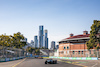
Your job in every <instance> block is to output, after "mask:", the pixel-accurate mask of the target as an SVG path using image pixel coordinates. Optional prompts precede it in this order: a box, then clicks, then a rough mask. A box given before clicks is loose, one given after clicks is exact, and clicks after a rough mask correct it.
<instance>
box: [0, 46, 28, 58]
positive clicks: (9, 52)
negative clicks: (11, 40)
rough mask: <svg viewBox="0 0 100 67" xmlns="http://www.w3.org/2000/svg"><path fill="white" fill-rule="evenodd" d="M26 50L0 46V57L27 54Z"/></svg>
mask: <svg viewBox="0 0 100 67" xmlns="http://www.w3.org/2000/svg"><path fill="white" fill-rule="evenodd" d="M25 55H26V52H25V51H24V50H23V49H16V48H10V47H2V46H0V58H12V57H21V56H25Z"/></svg>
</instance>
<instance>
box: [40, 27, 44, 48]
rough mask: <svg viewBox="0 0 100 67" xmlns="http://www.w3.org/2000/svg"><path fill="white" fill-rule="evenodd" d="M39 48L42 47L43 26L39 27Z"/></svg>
mask: <svg viewBox="0 0 100 67" xmlns="http://www.w3.org/2000/svg"><path fill="white" fill-rule="evenodd" d="M39 47H40V48H42V47H43V26H39Z"/></svg>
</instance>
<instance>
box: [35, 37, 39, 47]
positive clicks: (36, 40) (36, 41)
mask: <svg viewBox="0 0 100 67" xmlns="http://www.w3.org/2000/svg"><path fill="white" fill-rule="evenodd" d="M34 46H35V48H38V39H37V36H34Z"/></svg>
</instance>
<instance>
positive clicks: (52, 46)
mask: <svg viewBox="0 0 100 67" xmlns="http://www.w3.org/2000/svg"><path fill="white" fill-rule="evenodd" d="M51 49H52V50H53V49H55V41H52V42H51Z"/></svg>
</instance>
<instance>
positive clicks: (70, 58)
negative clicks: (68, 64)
mask: <svg viewBox="0 0 100 67" xmlns="http://www.w3.org/2000/svg"><path fill="white" fill-rule="evenodd" d="M49 58H58V59H69V60H98V58H97V57H54V56H50V57H49Z"/></svg>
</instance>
